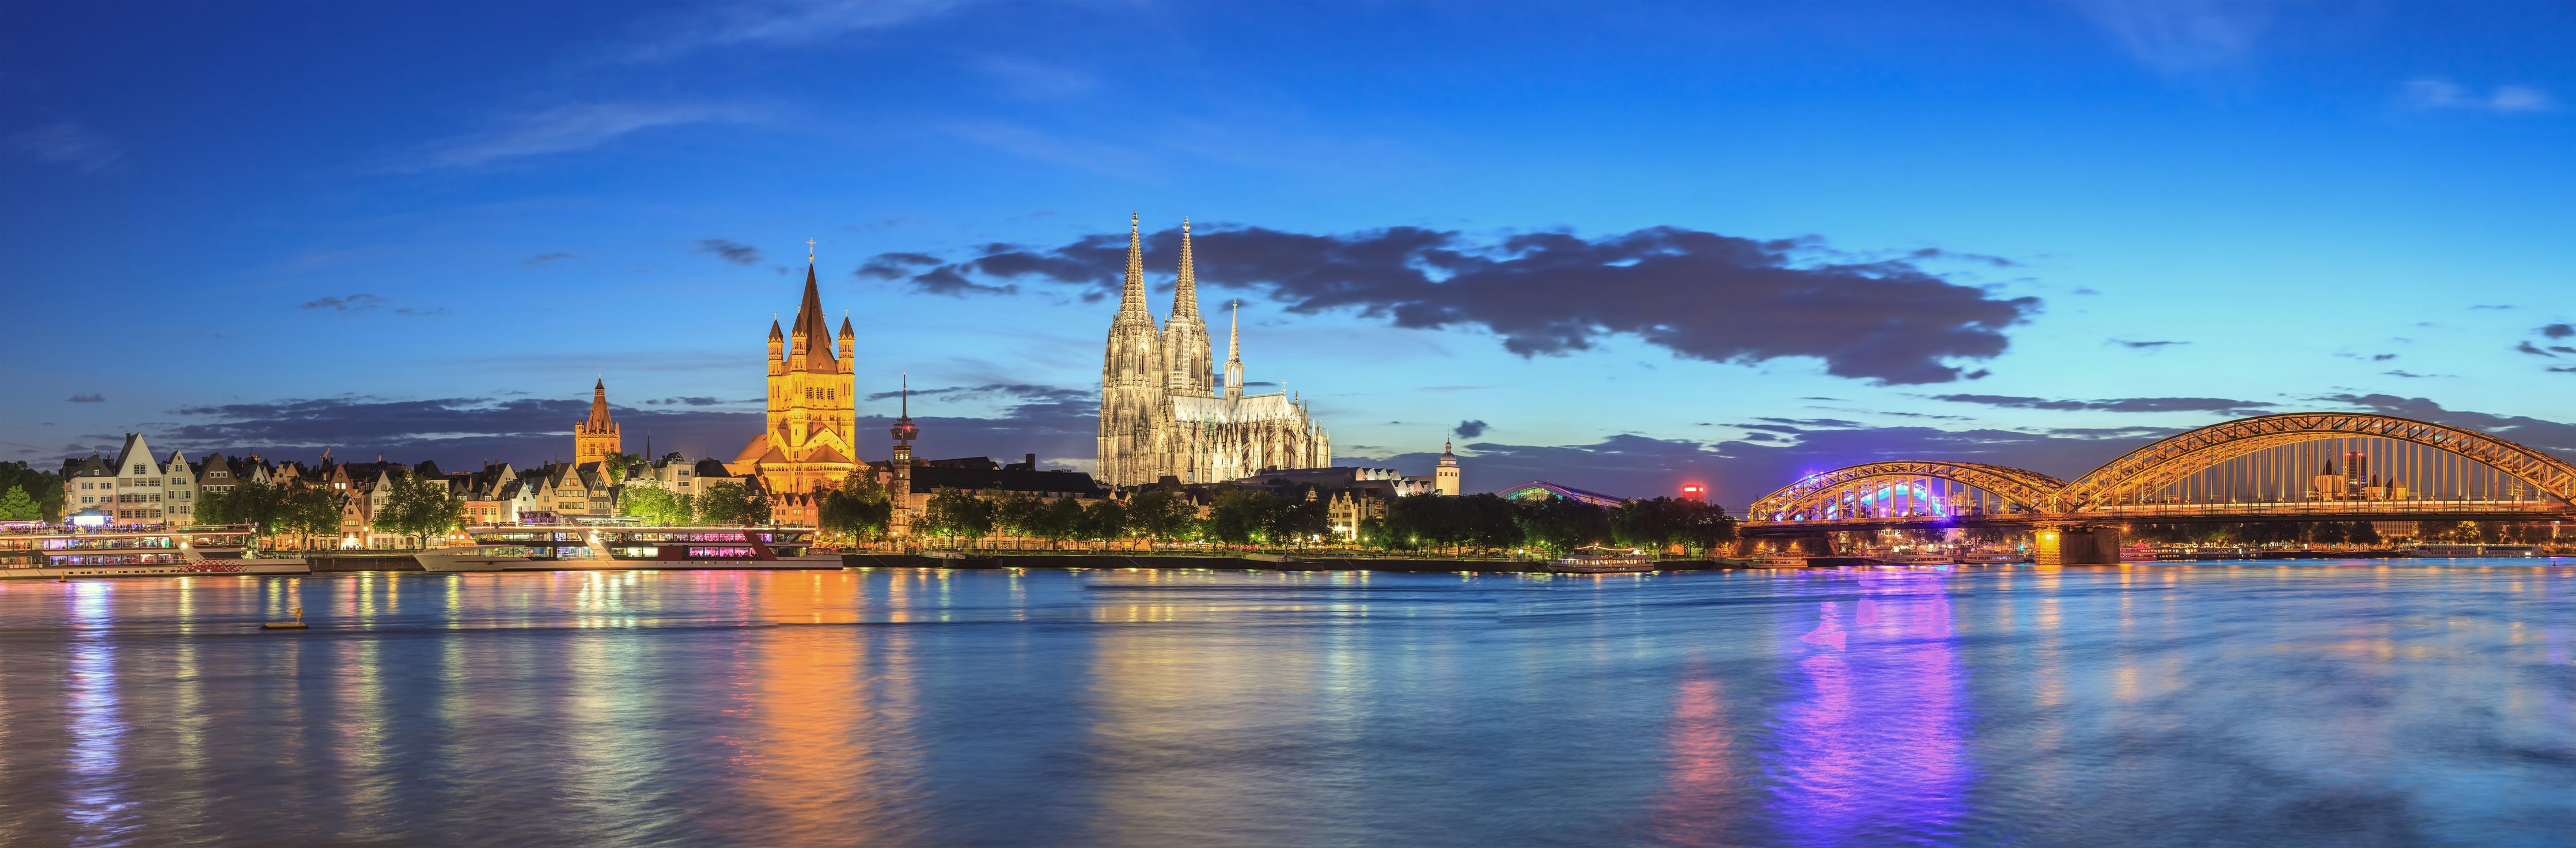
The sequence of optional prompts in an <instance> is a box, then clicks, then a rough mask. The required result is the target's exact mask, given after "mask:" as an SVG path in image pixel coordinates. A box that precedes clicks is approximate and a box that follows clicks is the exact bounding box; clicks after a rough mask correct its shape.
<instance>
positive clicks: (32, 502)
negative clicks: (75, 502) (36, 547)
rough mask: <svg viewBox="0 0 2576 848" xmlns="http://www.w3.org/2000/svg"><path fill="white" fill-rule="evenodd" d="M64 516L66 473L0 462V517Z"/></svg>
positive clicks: (52, 518) (41, 518) (51, 518)
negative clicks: (64, 476)
mask: <svg viewBox="0 0 2576 848" xmlns="http://www.w3.org/2000/svg"><path fill="white" fill-rule="evenodd" d="M61 520H63V476H62V475H60V474H56V473H54V472H51V471H38V470H36V469H35V468H32V467H30V466H28V465H27V463H25V462H21V461H10V462H0V521H49V522H50V521H61Z"/></svg>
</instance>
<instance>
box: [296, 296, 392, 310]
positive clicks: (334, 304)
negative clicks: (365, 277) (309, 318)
mask: <svg viewBox="0 0 2576 848" xmlns="http://www.w3.org/2000/svg"><path fill="white" fill-rule="evenodd" d="M383 305H385V299H384V298H381V297H377V296H375V295H372V294H364V293H360V294H353V295H349V296H347V297H325V298H317V299H314V300H309V301H305V302H304V305H303V306H302V307H299V308H302V309H329V310H333V311H337V312H364V311H367V310H369V309H374V308H376V307H379V306H383Z"/></svg>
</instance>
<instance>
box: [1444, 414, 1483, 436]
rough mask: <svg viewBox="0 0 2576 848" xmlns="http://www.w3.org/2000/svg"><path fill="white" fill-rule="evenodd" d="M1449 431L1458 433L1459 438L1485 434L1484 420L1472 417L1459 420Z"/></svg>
mask: <svg viewBox="0 0 2576 848" xmlns="http://www.w3.org/2000/svg"><path fill="white" fill-rule="evenodd" d="M1449 432H1452V433H1456V434H1458V438H1461V439H1473V438H1475V437H1477V436H1482V435H1484V434H1485V422H1483V421H1477V420H1474V419H1469V420H1466V421H1460V422H1458V426H1457V427H1456V428H1455V429H1452V430H1450V431H1449Z"/></svg>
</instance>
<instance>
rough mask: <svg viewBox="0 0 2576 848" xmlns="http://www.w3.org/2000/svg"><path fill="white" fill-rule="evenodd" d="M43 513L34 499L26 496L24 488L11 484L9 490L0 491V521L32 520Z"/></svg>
mask: <svg viewBox="0 0 2576 848" xmlns="http://www.w3.org/2000/svg"><path fill="white" fill-rule="evenodd" d="M43 514H44V512H43V511H42V508H41V507H38V506H37V505H36V499H35V498H31V497H28V496H27V490H25V489H21V488H19V487H16V486H11V487H9V491H7V492H5V493H0V521H34V520H36V518H37V516H40V515H43Z"/></svg>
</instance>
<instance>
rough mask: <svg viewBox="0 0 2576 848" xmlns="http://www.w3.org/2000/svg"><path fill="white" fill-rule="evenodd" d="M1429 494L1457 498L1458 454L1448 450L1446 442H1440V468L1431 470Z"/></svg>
mask: <svg viewBox="0 0 2576 848" xmlns="http://www.w3.org/2000/svg"><path fill="white" fill-rule="evenodd" d="M1431 493H1432V494H1435V495H1447V496H1449V497H1453V498H1454V497H1457V496H1458V452H1457V451H1454V450H1451V449H1450V448H1449V442H1448V441H1447V440H1442V441H1441V442H1440V467H1438V468H1434V469H1432V470H1431Z"/></svg>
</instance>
